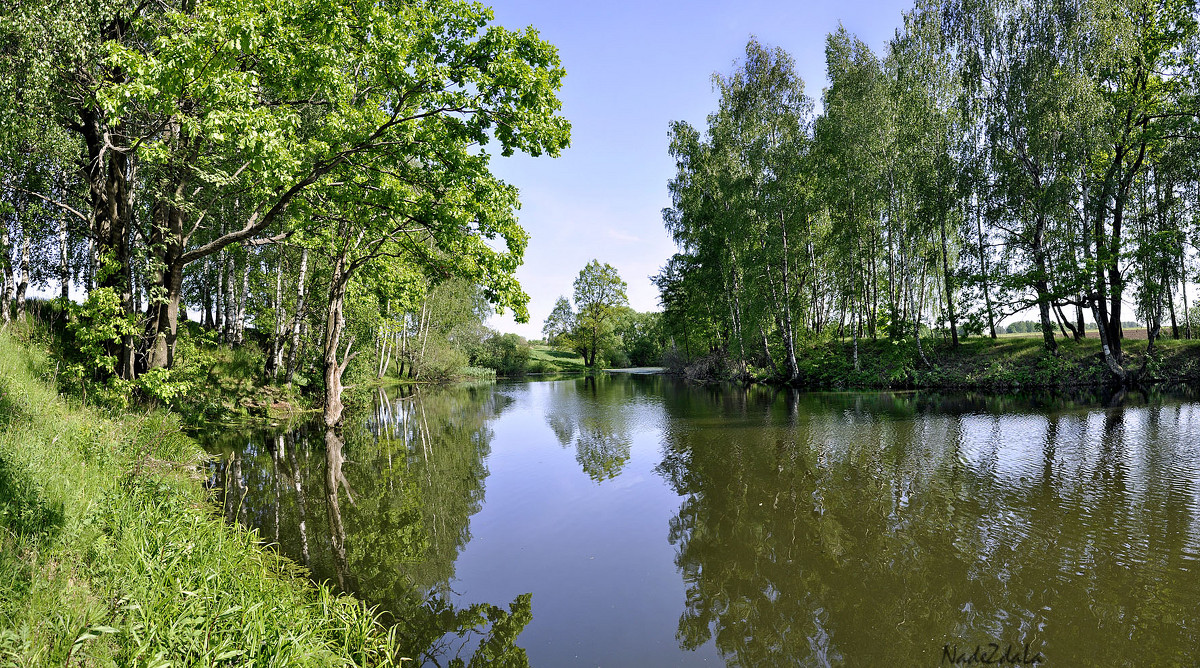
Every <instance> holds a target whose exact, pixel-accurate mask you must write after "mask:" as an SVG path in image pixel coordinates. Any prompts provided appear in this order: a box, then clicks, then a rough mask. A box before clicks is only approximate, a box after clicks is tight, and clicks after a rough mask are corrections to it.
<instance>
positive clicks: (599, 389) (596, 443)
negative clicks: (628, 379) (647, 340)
mask: <svg viewBox="0 0 1200 668" xmlns="http://www.w3.org/2000/svg"><path fill="white" fill-rule="evenodd" d="M630 392H631V387H630V385H629V384H628V383H624V382H613V381H611V379H608V378H604V377H601V378H600V379H599V380H597V378H596V377H595V376H588V377H586V378H580V379H578V380H576V381H574V382H573V383H572V382H559V383H556V384H555V385H554V386H553V394H552V397H551V400H550V405H549V407H548V408H547V409H546V424H547V425H549V427H550V429H551V431H553V432H554V435H555V437H556V438H557V439H558V442H559V445H561V446H563V447H564V448H569V447H572V446H573V447H574V448H575V461H577V462H579V466H580V468H581V469H583V472H584V473H585V474H586V475H587V476H588V477H589V478H591V479H592V480H594V481H596V482H603V481H605V480H608V479H610V478H615V477H617V476H618V475H620V473H621V470H622V469H623V468H624V467H625V463H626V462H627V461H629V451H630V446H631V445H632V443H633V439H632V436H631V425H630V424H629V416H630V411H629V406H628V400H629V397H630V394H629V393H630Z"/></svg>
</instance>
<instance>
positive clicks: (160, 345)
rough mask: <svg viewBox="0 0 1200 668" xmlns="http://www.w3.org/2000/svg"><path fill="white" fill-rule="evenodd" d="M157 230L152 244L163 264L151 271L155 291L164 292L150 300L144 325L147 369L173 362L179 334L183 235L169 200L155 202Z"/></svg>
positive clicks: (177, 213) (179, 217) (180, 219)
mask: <svg viewBox="0 0 1200 668" xmlns="http://www.w3.org/2000/svg"><path fill="white" fill-rule="evenodd" d="M155 219H156V220H155V222H156V223H157V224H156V226H155V229H156V230H160V231H157V232H155V233H154V238H153V239H152V245H155V246H158V247H159V249H160V250H159V254H160V255H161V260H162V264H161V265H160V268H159V269H157V270H156V271H155V273H154V276H153V279H152V282H153V286H154V288H156V290H155V292H160V293H161V294H162V295H163V296H162V297H161V298H158V299H155V301H154V303H152V304H150V307H149V310H148V315H149V321H150V322H149V323H148V324H147V327H146V340H147V341H148V342H149V343H148V346H149V347H148V348H147V350H146V351H145V360H146V362H145V363H146V368H147V369H159V368H170V367H171V366H173V365H174V364H175V341H176V339H177V338H178V334H179V304H180V301H182V298H183V267H184V264H183V260H182V257H181V255H182V251H183V249H182V247H181V246H180V245H179V243H178V242H177V239H179V238H180V237H181V236H182V230H183V212H182V211H180V210H178V209H177V208H175V207H174V206H171V205H169V204H165V203H162V204H159V205H157V206H155Z"/></svg>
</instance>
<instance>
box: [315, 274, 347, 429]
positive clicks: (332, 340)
mask: <svg viewBox="0 0 1200 668" xmlns="http://www.w3.org/2000/svg"><path fill="white" fill-rule="evenodd" d="M349 280H350V277H349V275H348V274H347V273H346V256H345V255H344V254H342V255H340V256H339V257H338V258H337V259H336V260H334V263H333V271H332V275H331V276H330V286H329V304H328V308H327V309H326V312H325V334H324V336H323V337H322V354H323V356H322V362H323V365H324V377H325V426H326V427H336V426H337V425H339V424H341V422H342V409H343V406H342V389H343V388H342V374H343V373H345V371H346V367H347V366H348V365H349V364H350V360H351V358H352V357H353V356H352V355H351V354H350V347H351V346H352V345H354V338H353V337H351V338H350V340H349V341H347V342H346V345H345V352H344V353H342V354H341V356H340V357H339V355H338V353H339V349H341V347H342V333H343V332H344V331H345V329H346V316H345V313H344V307H345V301H346V286H347V283H348V282H349Z"/></svg>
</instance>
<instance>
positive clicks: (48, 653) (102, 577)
mask: <svg viewBox="0 0 1200 668" xmlns="http://www.w3.org/2000/svg"><path fill="white" fill-rule="evenodd" d="M48 359H49V357H48V355H47V354H46V353H45V352H43V351H40V350H37V349H33V348H32V347H30V346H26V345H23V344H21V343H20V342H19V341H17V340H16V339H15V338H14V337H13V336H11V335H10V334H8V333H5V332H3V331H0V665H21V666H49V665H54V666H64V665H121V666H128V665H138V666H165V665H214V664H223V663H228V664H230V665H399V664H401V663H403V662H404V661H403V660H402V657H400V655H399V652H398V649H397V648H398V645H397V641H396V638H395V636H394V631H391V630H389V628H388V627H386V626H385V625H384V624H382V623H381V622H380V620H379V619H378V618H377V617H376V615H375V614H374V613H373V612H372V611H371V610H370V609H368V608H367V607H366V606H365V605H364V604H363V603H361V602H360V601H358V600H356V599H354V598H352V597H349V596H345V595H339V594H336V593H334V592H333V591H332V590H330V589H329V588H327V587H325V586H322V585H314V584H312V583H311V582H310V581H309V580H307V579H306V578H305V577H304V573H303V572H302V571H301V570H300V569H298V568H297V567H296V566H294V565H293V564H292V563H291V562H290V561H288V560H286V559H284V558H282V557H280V556H277V555H275V554H274V553H272V552H270V551H269V550H266V549H264V548H263V547H261V546H260V544H259V542H258V537H257V535H256V534H255V533H254V532H252V531H248V530H245V529H244V528H241V527H239V526H236V525H230V524H226V523H224V522H223V521H222V520H221V518H220V517H219V516H218V515H217V514H216V509H215V507H214V505H213V504H212V503H210V501H209V499H208V498H207V493H206V491H205V490H204V487H203V485H202V483H201V479H200V478H201V476H200V474H199V468H198V465H199V464H200V463H201V462H202V457H203V454H202V451H201V450H200V449H199V447H198V446H197V445H196V444H195V442H194V441H192V440H191V439H189V438H187V437H186V436H184V435H183V434H182V432H181V430H180V425H179V423H178V419H177V418H176V417H175V416H173V415H171V414H169V413H165V412H150V413H144V414H128V413H114V412H103V411H100V410H97V409H95V408H90V407H87V406H82V405H80V404H78V403H77V402H75V401H74V400H66V399H63V398H61V397H60V396H59V395H58V394H57V392H56V389H55V377H54V376H55V368H54V366H53V365H52V364H48V363H47V360H48Z"/></svg>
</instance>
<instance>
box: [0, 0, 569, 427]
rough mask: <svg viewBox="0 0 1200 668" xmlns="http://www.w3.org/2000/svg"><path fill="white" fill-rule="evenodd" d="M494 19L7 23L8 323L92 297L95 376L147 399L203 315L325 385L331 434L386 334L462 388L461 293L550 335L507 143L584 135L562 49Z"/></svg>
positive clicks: (1, 253) (225, 13)
mask: <svg viewBox="0 0 1200 668" xmlns="http://www.w3.org/2000/svg"><path fill="white" fill-rule="evenodd" d="M491 19H492V14H491V11H490V10H489V9H487V8H486V7H484V6H482V5H479V4H475V3H469V2H462V1H459V0H450V1H440V0H438V1H429V2H424V1H422V2H365V1H362V0H286V1H285V2H262V1H258V0H251V1H249V2H246V1H244V0H201V1H199V2H196V1H193V0H183V1H182V2H177V3H171V2H167V3H134V2H123V1H121V0H117V1H114V2H99V3H95V2H88V1H84V0H79V1H76V0H70V1H68V2H48V1H45V0H34V1H32V2H22V3H15V4H14V3H6V4H5V5H4V7H3V9H0V137H2V138H3V141H0V173H2V174H3V177H2V180H0V216H3V220H2V224H0V231H2V237H0V269H3V272H2V273H3V278H4V280H3V289H2V290H0V293H2V294H0V299H2V301H3V303H4V304H5V305H6V306H5V308H0V313H2V314H3V318H4V321H5V322H7V321H8V320H9V319H10V318H12V317H17V318H23V317H24V315H25V313H24V306H25V302H26V300H25V295H26V291H27V290H29V289H30V288H31V287H48V286H49V285H51V284H56V285H58V286H60V287H61V293H60V294H61V296H62V299H63V301H64V302H66V301H67V298H68V296H70V294H71V286H72V285H75V286H76V287H78V288H82V291H83V292H84V293H86V299H87V305H85V306H83V307H72V308H73V309H75V310H79V312H78V313H74V314H72V318H73V319H76V320H81V319H90V322H91V323H92V324H95V325H97V326H99V327H100V328H102V333H99V334H87V336H88V337H90V339H89V340H88V341H87V342H86V344H87V345H88V346H89V348H88V350H89V352H88V354H87V359H85V360H82V361H81V364H82V365H83V366H82V367H81V368H80V369H79V370H78V373H77V376H78V377H79V378H80V380H81V382H84V383H86V384H88V385H89V386H90V387H91V389H93V394H94V395H95V394H97V393H104V392H107V393H114V394H124V393H127V390H128V389H129V388H130V387H131V385H129V384H130V383H134V382H135V381H136V380H137V379H139V378H141V377H143V376H145V375H147V374H150V373H153V374H154V375H155V376H156V378H157V380H156V381H155V382H156V384H157V385H162V384H164V383H169V382H170V381H171V376H172V372H173V370H174V369H176V368H177V360H176V357H177V355H178V354H179V352H180V347H179V344H178V339H179V336H180V332H181V326H180V322H181V320H185V319H186V318H187V311H188V308H189V307H191V309H192V310H193V312H194V313H197V314H199V319H200V321H201V325H202V326H203V328H204V329H205V330H207V331H211V332H216V333H217V334H218V336H219V338H220V339H221V340H222V341H224V342H226V343H228V344H231V345H234V346H241V345H245V344H247V342H248V341H249V340H250V339H251V338H253V339H256V342H255V343H256V344H257V345H258V346H259V347H260V348H261V351H262V353H263V356H264V364H263V367H264V368H263V373H264V375H265V376H266V377H267V378H268V380H272V381H273V380H276V379H278V380H280V381H282V382H285V383H287V384H289V385H290V384H291V383H293V382H294V381H296V380H297V379H299V380H300V381H302V382H303V384H304V385H306V386H308V387H310V388H311V389H313V390H318V389H319V390H320V391H321V394H322V395H323V403H324V405H325V408H326V420H327V422H329V423H330V424H337V423H338V422H339V421H340V419H341V404H342V399H341V396H342V387H343V386H342V376H343V374H345V373H346V371H347V369H348V368H349V366H350V364H351V361H352V360H353V359H354V358H355V357H356V356H358V355H359V354H360V353H361V352H363V351H365V350H370V344H369V341H371V340H374V341H375V352H376V353H377V354H376V355H375V358H376V359H375V360H374V361H375V362H379V363H380V365H381V366H387V365H388V361H387V359H388V358H387V354H386V353H387V352H388V351H390V350H391V349H392V347H393V346H397V348H396V352H397V353H399V354H401V355H402V356H404V355H411V354H412V353H413V351H414V350H419V351H420V352H421V355H420V356H419V359H404V360H402V361H401V362H400V363H401V365H403V366H407V367H408V368H406V369H404V371H406V372H409V373H410V374H411V375H412V376H414V377H417V376H419V375H423V376H426V377H428V376H434V375H439V374H443V373H444V372H445V370H446V369H447V368H449V367H450V366H452V363H454V362H456V361H458V360H455V359H450V357H452V355H449V354H448V353H447V350H448V349H447V348H446V347H445V346H440V344H441V343H444V342H445V341H447V340H450V339H452V338H454V337H456V336H458V335H459V333H456V332H452V331H449V330H437V329H435V320H437V318H436V317H434V316H431V315H430V308H431V307H430V304H431V302H436V303H438V304H444V303H447V302H448V301H453V300H447V299H446V298H445V297H444V296H441V295H439V294H438V292H437V291H438V290H439V288H441V289H444V288H443V287H442V286H445V285H447V284H449V282H450V281H451V280H452V279H456V280H457V281H459V283H457V284H458V285H460V286H462V285H466V286H471V289H470V291H469V295H470V297H472V298H473V299H475V300H476V302H482V303H486V304H490V305H494V306H496V307H498V308H501V309H504V308H511V309H513V311H514V312H515V313H516V315H517V317H518V319H523V318H525V317H526V302H527V301H528V298H527V296H526V295H525V293H524V292H523V291H522V290H521V288H520V286H519V285H518V284H517V282H516V280H515V278H514V272H515V270H516V268H517V266H518V265H519V264H520V262H521V260H522V256H523V254H524V250H525V245H526V234H525V232H524V230H523V229H522V228H521V227H520V226H519V225H518V224H517V220H516V215H515V211H516V208H517V205H518V202H517V192H516V189H515V188H513V187H512V186H510V185H508V184H506V183H503V182H502V181H500V180H498V179H497V178H495V177H494V176H493V175H492V174H491V173H490V171H489V159H490V156H491V153H490V152H489V148H490V146H492V145H498V148H499V152H500V153H502V154H504V155H510V154H512V153H514V152H523V153H527V154H530V155H534V156H537V155H542V154H548V155H557V154H558V153H559V152H560V150H561V149H563V148H564V147H566V146H567V144H568V141H569V125H568V123H567V122H566V121H565V119H563V118H562V117H561V116H560V115H559V114H558V110H559V107H560V103H559V101H558V99H557V91H558V89H559V88H560V86H561V82H562V77H563V76H564V72H563V70H562V68H561V66H560V65H559V60H558V55H557V52H556V51H555V49H554V47H553V46H551V45H550V44H548V43H546V42H545V41H543V40H542V39H540V37H539V36H538V34H537V32H536V31H534V30H533V29H526V30H523V31H510V30H507V29H505V28H502V27H499V26H495V25H491V24H490V22H491ZM454 306H455V308H458V307H460V306H461V305H454ZM471 308H475V309H476V310H478V308H479V304H478V303H472V304H471ZM443 320H444V319H443ZM77 331H78V332H83V331H84V330H82V329H79V330H77ZM385 346H386V347H387V349H388V350H385V349H384V348H385ZM405 346H407V347H405ZM455 348H457V349H458V350H459V351H460V352H461V351H463V350H465V347H464V346H455ZM431 350H433V351H434V352H436V353H447V354H442V355H441V356H440V357H437V356H435V357H434V358H432V359H427V358H426V356H425V354H424V353H427V352H429V351H431ZM380 358H382V360H383V361H379V360H380ZM463 361H464V362H465V360H463ZM360 366H362V367H364V368H366V369H367V370H368V371H369V369H370V367H371V366H372V365H371V364H370V363H368V364H365V365H364V364H361V363H360ZM156 370H159V371H156ZM376 370H377V371H378V368H377V369H376ZM167 394H169V393H167Z"/></svg>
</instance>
